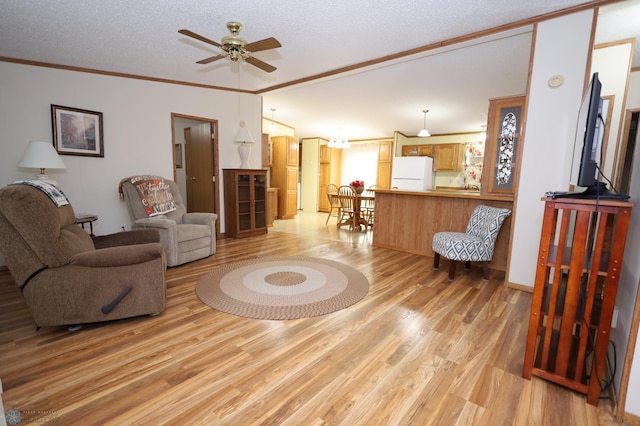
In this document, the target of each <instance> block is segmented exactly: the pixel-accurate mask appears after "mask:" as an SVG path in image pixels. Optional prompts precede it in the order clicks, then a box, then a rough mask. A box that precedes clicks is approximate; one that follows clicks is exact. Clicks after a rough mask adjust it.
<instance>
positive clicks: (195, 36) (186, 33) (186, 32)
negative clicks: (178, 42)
mask: <svg viewBox="0 0 640 426" xmlns="http://www.w3.org/2000/svg"><path fill="white" fill-rule="evenodd" d="M178 32H179V33H180V34H184V35H186V36H188V37H192V38H195V39H196V40H200V41H203V42H205V43H209V44H212V45H214V46H216V47H220V48H221V47H222V45H221V44H220V43H218V42H217V41H213V40H209V39H208V38H206V37H203V36H201V35H200V34H196V33H194V32H193V31H189V30H178Z"/></svg>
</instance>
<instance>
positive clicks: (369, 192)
mask: <svg viewBox="0 0 640 426" xmlns="http://www.w3.org/2000/svg"><path fill="white" fill-rule="evenodd" d="M375 189H382V187H381V186H380V185H371V186H370V187H369V188H367V189H365V190H364V192H363V195H365V196H367V197H375V195H376V193H375ZM375 203H376V200H375V198H367V199H363V200H362V203H361V206H360V208H361V209H362V214H363V215H364V217H365V220H366V221H367V223H368V224H369V226H371V227H372V226H373V219H374V214H373V213H374V210H375Z"/></svg>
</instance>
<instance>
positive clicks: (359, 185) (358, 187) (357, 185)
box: [349, 179, 364, 194]
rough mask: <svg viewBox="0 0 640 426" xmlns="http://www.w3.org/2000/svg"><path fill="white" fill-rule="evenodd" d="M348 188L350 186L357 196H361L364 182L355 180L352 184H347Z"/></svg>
mask: <svg viewBox="0 0 640 426" xmlns="http://www.w3.org/2000/svg"><path fill="white" fill-rule="evenodd" d="M349 186H351V187H352V188H353V189H355V190H356V192H357V193H358V194H362V192H363V191H364V181H363V180H357V179H356V180H354V181H353V182H351V183H350V184H349Z"/></svg>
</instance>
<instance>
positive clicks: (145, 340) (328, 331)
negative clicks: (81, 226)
mask: <svg viewBox="0 0 640 426" xmlns="http://www.w3.org/2000/svg"><path fill="white" fill-rule="evenodd" d="M299 216H300V217H299V218H298V219H296V220H287V221H276V223H275V226H274V227H273V228H270V230H269V233H268V234H267V235H265V236H258V237H252V238H248V239H244V240H233V239H222V240H220V241H219V242H218V252H217V253H216V255H215V256H213V257H211V258H209V259H205V260H201V261H197V262H193V263H191V264H188V265H184V266H180V267H177V268H172V269H169V270H168V271H167V274H166V280H167V292H168V296H167V309H166V310H165V311H164V312H163V313H162V314H160V315H158V316H155V317H141V318H133V319H127V320H122V321H117V322H112V323H103V324H93V325H87V326H85V327H83V328H82V329H81V330H79V331H76V332H70V331H67V329H66V328H58V327H45V328H42V329H40V330H39V331H36V329H35V326H34V324H33V321H32V319H31V317H30V314H29V311H28V309H27V307H26V305H25V303H24V301H23V299H22V298H21V296H20V294H19V291H18V290H17V288H16V287H15V285H14V284H13V281H12V279H11V276H10V274H9V273H8V272H2V273H0V379H1V380H2V385H3V388H4V393H3V394H2V399H3V401H4V407H5V409H6V410H18V411H20V413H21V416H22V423H20V424H29V423H32V424H35V423H43V422H46V421H51V422H53V421H55V422H57V423H59V424H65V425H76V424H78V425H160V424H170V425H258V424H263V425H492V426H493V425H610V424H616V423H615V422H614V420H613V416H612V414H611V409H610V407H609V405H610V404H609V403H608V402H607V401H605V400H603V401H601V402H600V406H599V407H597V408H596V407H593V406H590V405H588V404H587V403H586V399H585V397H584V396H583V395H580V394H578V393H575V392H572V391H570V390H567V389H565V388H562V387H559V386H556V385H553V384H551V383H548V382H545V381H543V380H541V379H539V378H534V379H532V380H531V381H528V380H524V379H523V378H522V375H521V374H522V361H523V357H524V347H525V340H526V332H527V322H528V315H529V305H530V303H531V294H530V293H526V292H521V291H518V290H514V289H510V288H507V287H505V286H504V285H503V281H504V274H503V273H499V272H492V275H491V280H490V281H488V282H486V281H483V280H482V279H481V271H480V270H479V269H476V268H474V269H472V271H470V272H466V271H463V268H462V267H461V268H458V269H459V273H458V276H457V278H456V280H455V281H454V282H453V283H449V282H448V281H447V270H446V269H447V268H446V267H444V268H442V269H441V270H440V271H434V270H433V268H432V259H430V258H426V257H423V256H418V255H413V254H407V253H401V252H397V251H393V250H388V249H381V248H375V247H372V246H371V244H370V243H371V234H372V233H371V231H368V232H352V231H350V230H349V229H347V228H342V229H337V228H336V226H335V219H332V220H331V221H330V222H329V225H326V226H325V224H324V221H325V219H326V216H325V215H324V214H315V213H307V214H301V215H299ZM266 255H269V256H286V255H304V256H318V257H323V258H328V259H332V260H337V261H340V262H344V263H346V264H349V265H351V266H353V267H355V268H357V269H358V270H360V271H361V272H363V273H364V274H365V275H366V276H367V277H368V279H369V281H370V283H371V288H370V291H369V294H368V295H367V296H366V297H365V298H364V299H363V300H362V301H360V302H359V303H357V304H355V305H353V306H351V307H350V308H348V309H345V310H342V311H339V312H335V313H332V314H329V315H325V316H322V317H316V318H306V319H299V320H293V321H262V320H253V319H246V318H241V317H236V316H233V315H229V314H225V313H222V312H217V311H214V310H212V309H211V308H209V307H207V306H206V305H204V304H203V303H201V302H200V300H199V299H198V298H197V296H196V295H195V292H194V287H195V284H196V282H197V281H198V279H199V277H200V276H202V275H203V274H204V273H206V272H207V271H209V270H211V269H212V268H215V267H217V266H219V265H221V264H224V263H227V262H232V261H236V260H243V259H251V258H256V257H260V256H266ZM445 262H446V261H445Z"/></svg>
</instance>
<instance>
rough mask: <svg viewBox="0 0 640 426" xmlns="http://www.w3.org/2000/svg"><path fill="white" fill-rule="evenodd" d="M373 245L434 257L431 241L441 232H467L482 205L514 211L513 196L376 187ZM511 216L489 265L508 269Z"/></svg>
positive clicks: (500, 235) (506, 221) (493, 267)
mask: <svg viewBox="0 0 640 426" xmlns="http://www.w3.org/2000/svg"><path fill="white" fill-rule="evenodd" d="M375 194H376V196H375V197H376V201H375V213H374V215H375V218H376V219H375V226H374V227H373V245H374V246H377V247H384V248H391V249H394V250H400V251H406V252H410V253H415V254H421V255H424V256H429V257H433V250H432V249H431V241H432V239H433V234H435V233H436V232H440V231H455V232H464V231H465V230H466V228H467V223H468V222H469V218H470V217H471V213H472V212H473V210H474V209H475V208H476V206H478V205H479V204H484V205H488V206H492V207H499V208H507V209H510V210H512V211H513V197H512V196H502V195H495V194H481V193H480V192H478V191H460V190H430V191H402V190H397V189H376V190H375ZM511 220H512V216H509V217H508V218H507V219H506V220H505V222H504V224H503V225H502V228H501V230H500V234H498V239H497V241H496V246H495V250H494V254H493V260H492V261H491V262H490V263H489V268H492V269H495V270H500V271H506V270H507V261H508V256H509V251H510V244H511Z"/></svg>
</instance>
